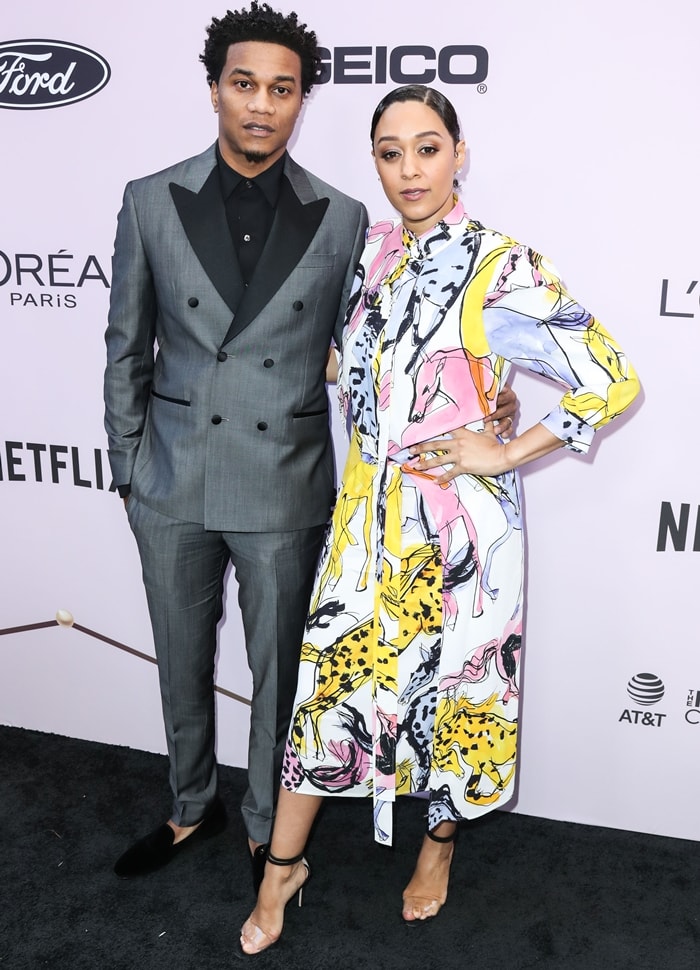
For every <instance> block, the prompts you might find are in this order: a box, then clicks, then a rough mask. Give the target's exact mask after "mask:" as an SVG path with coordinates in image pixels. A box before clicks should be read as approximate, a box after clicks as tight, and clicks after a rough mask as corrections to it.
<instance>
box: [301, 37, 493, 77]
mask: <svg viewBox="0 0 700 970" xmlns="http://www.w3.org/2000/svg"><path fill="white" fill-rule="evenodd" d="M320 50H321V70H320V73H319V75H318V79H317V83H318V84H327V83H328V82H329V81H332V82H333V83H334V84H373V83H374V84H386V82H387V80H391V81H393V82H394V83H395V84H431V83H432V82H433V81H434V80H435V79H436V78H439V80H440V81H442V82H443V83H444V84H480V83H481V82H482V81H484V80H486V75H487V74H488V71H489V52H488V51H487V50H486V48H485V47H481V46H479V45H478V44H451V45H450V46H449V47H443V48H442V49H441V50H439V51H436V50H435V49H434V48H432V47H426V46H424V45H422V44H406V45H403V46H401V47H393V48H391V49H390V48H388V47H334V48H333V50H329V49H328V48H327V47H321V48H320Z"/></svg>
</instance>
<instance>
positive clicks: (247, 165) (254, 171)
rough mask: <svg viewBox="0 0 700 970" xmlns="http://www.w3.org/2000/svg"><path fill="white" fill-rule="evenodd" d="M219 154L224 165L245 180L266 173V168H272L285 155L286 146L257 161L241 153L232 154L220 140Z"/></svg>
mask: <svg viewBox="0 0 700 970" xmlns="http://www.w3.org/2000/svg"><path fill="white" fill-rule="evenodd" d="M218 145H219V152H220V154H221V157H222V158H223V160H224V161H225V162H226V164H227V165H228V166H229V167H230V168H232V169H233V170H234V172H238V174H239V175H243V176H244V177H245V178H250V179H253V178H255V177H256V176H257V175H262V173H263V172H266V171H267V170H268V168H272V166H273V165H274V164H275V162H276V161H278V160H279V159H280V158H281V157H282V156H283V155H284V153H285V151H286V146H285V147H284V148H282V149H281V150H280V151H277V152H274V153H273V154H271V155H265V156H264V157H261V158H259V159H252V158H249V157H248V156H246V155H245V154H244V153H243V152H232V151H231V149H230V148H229V146H228V145H227V144H226V142H224V141H223V140H222V139H221V138H219V141H218Z"/></svg>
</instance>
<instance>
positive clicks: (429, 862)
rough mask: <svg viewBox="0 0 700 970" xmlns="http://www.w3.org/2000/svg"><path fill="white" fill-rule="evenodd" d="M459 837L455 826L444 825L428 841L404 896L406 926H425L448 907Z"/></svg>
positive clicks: (403, 913) (425, 840)
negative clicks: (453, 861) (451, 866)
mask: <svg viewBox="0 0 700 970" xmlns="http://www.w3.org/2000/svg"><path fill="white" fill-rule="evenodd" d="M456 834H457V826H456V825H455V824H454V823H452V822H443V823H442V824H441V825H438V826H437V827H436V828H435V831H434V832H428V833H427V834H426V836H425V837H424V839H423V845H422V846H421V850H420V853H419V855H418V861H417V863H416V868H415V870H414V872H413V875H412V877H411V881H410V882H409V884H408V885H407V886H406V888H405V889H404V893H403V910H402V912H401V915H402V917H403V921H404V923H407V924H409V925H417V924H420V923H425V922H426V920H430V919H433V918H434V917H435V916H437V914H438V913H439V912H440V910H441V909H442V907H443V906H444V905H445V902H446V900H447V886H448V883H449V881H450V865H451V863H452V856H453V855H454V840H455V836H456Z"/></svg>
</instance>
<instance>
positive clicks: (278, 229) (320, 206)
mask: <svg viewBox="0 0 700 970" xmlns="http://www.w3.org/2000/svg"><path fill="white" fill-rule="evenodd" d="M329 201H330V200H329V199H314V200H313V201H311V202H307V203H306V204H304V203H303V202H301V200H300V199H299V197H298V196H297V194H296V192H295V191H294V189H293V188H292V186H291V184H290V183H289V180H288V178H287V177H286V176H284V177H283V178H282V184H281V187H280V196H279V200H278V202H277V211H276V213H275V218H274V221H273V223H272V228H271V229H270V236H269V238H268V240H267V243H266V245H265V248H264V250H263V252H262V255H261V257H260V262H259V263H258V265H257V267H256V269H255V273H254V275H253V278H252V280H251V281H250V284H249V286H248V287H247V289H246V291H245V296H244V297H243V299H242V300H241V303H240V306H239V308H238V312H237V313H236V315H235V317H234V319H233V322H232V323H231V326H230V328H229V331H228V333H227V334H226V337H225V338H224V343H228V341H229V340H232V339H233V338H234V337H235V336H236V335H237V334H239V333H240V332H241V331H242V330H244V329H245V328H246V327H247V326H248V325H249V324H250V323H252V321H253V320H254V319H255V317H256V316H257V315H258V314H259V313H260V311H261V310H262V309H263V308H264V307H265V306H266V305H267V304H268V303H269V302H270V300H271V299H272V297H273V296H274V295H275V293H277V291H278V290H279V288H280V287H281V286H282V284H283V283H284V282H285V280H286V279H287V278H288V277H289V275H290V273H291V272H292V271H293V270H294V268H295V267H296V265H297V263H298V262H299V261H300V259H301V258H302V256H303V255H304V253H305V252H306V250H307V249H308V248H309V246H310V245H311V241H312V239H313V238H314V236H315V235H316V232H317V231H318V227H319V226H320V225H321V222H322V221H323V217H324V216H325V214H326V210H327V208H328V205H329ZM319 285H320V286H322V285H323V281H322V280H320V281H319Z"/></svg>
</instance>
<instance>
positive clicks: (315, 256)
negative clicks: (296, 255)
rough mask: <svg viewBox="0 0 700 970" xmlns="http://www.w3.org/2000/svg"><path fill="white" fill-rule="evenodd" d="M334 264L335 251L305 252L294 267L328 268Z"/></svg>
mask: <svg viewBox="0 0 700 970" xmlns="http://www.w3.org/2000/svg"><path fill="white" fill-rule="evenodd" d="M334 264H335V253H307V254H306V255H305V256H304V257H303V258H302V259H300V260H299V262H298V263H297V265H296V267H295V268H296V269H330V268H331V267H332V266H333V265H334Z"/></svg>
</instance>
